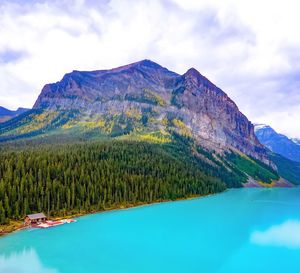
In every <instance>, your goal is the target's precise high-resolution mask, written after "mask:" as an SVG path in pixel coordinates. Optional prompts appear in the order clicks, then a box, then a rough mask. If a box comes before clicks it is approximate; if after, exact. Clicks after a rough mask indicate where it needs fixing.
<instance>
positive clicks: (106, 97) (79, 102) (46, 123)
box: [0, 60, 271, 164]
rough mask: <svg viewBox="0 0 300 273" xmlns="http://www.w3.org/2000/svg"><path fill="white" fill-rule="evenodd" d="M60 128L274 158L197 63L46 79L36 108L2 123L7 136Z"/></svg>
mask: <svg viewBox="0 0 300 273" xmlns="http://www.w3.org/2000/svg"><path fill="white" fill-rule="evenodd" d="M55 131H56V132H58V133H67V134H68V133H71V134H79V135H80V134H85V135H90V136H92V137H95V136H109V137H117V136H118V137H119V136H122V135H128V134H130V135H133V136H145V135H146V136H147V135H149V134H155V135H156V136H157V135H158V136H160V137H162V138H169V137H170V136H172V134H173V133H177V134H180V135H183V136H185V137H189V138H192V139H194V140H195V141H196V142H197V143H198V144H199V145H201V146H203V147H206V148H209V149H211V150H217V151H224V150H228V149H236V150H238V151H240V152H242V153H245V154H247V155H249V156H252V157H254V158H257V159H259V160H262V161H264V162H265V163H267V164H271V162H270V161H269V160H268V157H267V154H266V149H265V148H264V147H263V146H262V145H261V144H260V143H259V141H258V140H257V138H256V136H255V134H254V129H253V125H252V124H251V123H250V122H249V121H248V119H247V118H246V117H245V116H244V115H243V114H242V113H241V112H240V111H239V109H238V107H237V106H236V105H235V103H234V102H233V101H232V100H231V99H230V98H229V97H228V96H227V95H226V94H225V93H224V92H223V91H222V90H221V89H219V88H218V87H216V86H215V85H214V84H213V83H211V82H210V81H209V80H208V79H206V78H205V77H204V76H202V75H201V74H200V73H199V72H198V71H197V70H195V69H193V68H191V69H189V70H188V71H187V72H186V73H185V74H183V75H178V74H177V73H174V72H172V71H169V70H168V69H166V68H164V67H162V66H160V65H158V64H156V63H154V62H152V61H150V60H143V61H140V62H137V63H133V64H129V65H126V66H122V67H119V68H115V69H110V70H97V71H91V72H80V71H73V72H71V73H68V74H66V75H65V76H64V77H63V79H62V80H61V81H59V82H57V83H53V84H47V85H45V87H44V88H43V90H42V92H41V94H40V96H39V97H38V99H37V101H36V103H35V105H34V107H33V110H32V111H31V112H28V114H27V115H25V116H23V117H22V118H19V119H18V118H17V119H15V120H13V121H11V122H8V123H4V124H1V126H0V141H4V140H5V141H6V140H9V139H12V138H22V137H29V136H35V135H40V134H49V133H54V132H55Z"/></svg>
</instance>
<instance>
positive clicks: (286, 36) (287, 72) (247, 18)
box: [0, 0, 300, 136]
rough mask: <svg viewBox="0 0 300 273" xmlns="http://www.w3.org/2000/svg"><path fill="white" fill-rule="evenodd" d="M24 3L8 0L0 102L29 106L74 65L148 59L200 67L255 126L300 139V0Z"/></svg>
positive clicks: (1, 40)
mask: <svg viewBox="0 0 300 273" xmlns="http://www.w3.org/2000/svg"><path fill="white" fill-rule="evenodd" d="M1 3H2V4H1ZM20 3H21V4H20ZM26 3H27V4H24V1H21V0H14V1H6V0H3V1H0V13H1V16H0V105H3V106H7V107H10V108H16V107H18V106H27V107H31V106H32V105H33V103H34V101H35V99H36V98H37V96H38V94H39V92H40V90H41V88H42V86H43V85H44V84H45V83H48V82H55V81H58V80H60V79H61V78H62V76H63V75H64V74H65V73H67V72H70V71H72V70H75V69H76V70H95V69H102V68H111V67H116V66H119V65H123V64H127V63H130V62H134V61H137V60H140V59H145V58H147V59H152V60H153V61H156V62H158V63H160V64H161V65H163V66H166V67H168V68H169V69H171V70H174V71H176V72H179V73H184V72H185V71H186V70H187V69H188V68H189V67H195V68H197V69H198V70H200V72H201V73H202V74H204V75H206V76H207V77H208V78H209V79H211V80H212V81H213V82H214V83H216V84H217V85H219V86H220V87H221V88H223V89H224V90H225V91H226V92H227V93H228V94H229V95H230V97H232V98H233V99H234V100H235V101H236V103H237V104H238V106H239V107H240V109H241V110H242V111H243V112H244V113H245V114H246V115H247V116H248V117H249V118H250V119H251V120H253V121H256V122H263V123H269V124H270V125H271V126H273V127H274V128H275V129H276V130H277V131H279V132H282V133H285V134H287V135H289V136H300V123H299V122H298V118H297V117H299V116H300V107H299V105H300V96H299V95H298V94H299V93H300V92H299V91H298V90H299V88H300V81H299V80H298V79H297V78H298V73H299V71H300V62H298V61H299V60H300V53H298V48H299V46H300V33H299V31H298V26H299V25H300V17H299V16H298V10H299V8H300V3H299V2H298V1H296V0H285V1H282V0H281V1H267V0H266V1H258V0H253V1H250V0H235V1H234V0H224V1H209V0H202V1H194V0H185V1H181V0H153V1H147V0H136V1H130V0H111V1H108V0H103V1H93V0H85V1H84V0H77V1H75V0H69V1H68V0H64V1H58V0H55V1H42V0H40V1H34V0H31V1H27V2H26ZM7 52H16V53H18V54H19V53H20V54H19V55H15V58H13V57H14V55H13V54H12V55H11V56H9V55H8V54H7ZM1 56H3V58H1ZM16 56H17V57H18V58H16ZM10 57H11V61H9V59H10ZM1 59H4V60H5V62H3V61H2V62H1Z"/></svg>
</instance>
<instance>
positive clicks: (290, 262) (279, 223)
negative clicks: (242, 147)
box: [0, 188, 300, 273]
mask: <svg viewBox="0 0 300 273" xmlns="http://www.w3.org/2000/svg"><path fill="white" fill-rule="evenodd" d="M0 272H1V273H78V272H81V273H94V272H103V273H117V272H118V273H144V272H147V273H148V272H153V273H154V272H155V273H168V272H172V273H176V272H178V273H179V272H180V273H194V272H195V273H196V272H197V273H200V272H203V273H210V272H213V273H215V272H218V273H235V272H236V273H237V272H239V273H247V272H249V273H250V272H251V273H258V272H261V273H277V272H278V273H292V272H295V273H296V272H297V273H299V272H300V188H293V189H238V190H229V191H227V192H225V193H222V194H218V195H215V196H210V197H206V198H200V199H195V200H189V201H180V202H170V203H163V204H157V205H151V206H146V207H140V208H134V209H130V210H123V211H114V212H108V213H99V214H96V215H89V216H85V217H81V218H79V219H78V222H77V223H74V224H69V225H63V226H60V227H56V228H52V229H46V230H27V231H22V232H17V233H15V234H12V235H9V236H6V237H3V238H0Z"/></svg>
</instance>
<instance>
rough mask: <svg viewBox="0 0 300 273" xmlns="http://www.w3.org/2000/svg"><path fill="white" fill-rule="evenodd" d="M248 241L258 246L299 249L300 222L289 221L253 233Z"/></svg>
mask: <svg viewBox="0 0 300 273" xmlns="http://www.w3.org/2000/svg"><path fill="white" fill-rule="evenodd" d="M250 241H251V242H252V243H254V244H258V245H266V246H279V247H286V248H300V221H296V220H294V221H292V220H290V221H286V222H284V223H282V224H280V225H275V226H272V227H270V228H269V229H267V230H265V231H255V232H253V233H252V235H251V238H250Z"/></svg>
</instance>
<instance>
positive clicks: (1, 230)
mask: <svg viewBox="0 0 300 273" xmlns="http://www.w3.org/2000/svg"><path fill="white" fill-rule="evenodd" d="M251 182H252V181H251ZM278 182H279V181H278ZM256 183H257V184H256ZM256 183H255V185H253V184H252V183H251V184H252V185H251V184H250V183H249V182H248V183H246V184H244V186H243V187H241V188H237V189H247V188H248V189H251V188H294V187H296V185H294V184H292V186H291V184H290V183H289V184H285V183H284V184H281V183H280V184H275V185H273V186H272V187H264V185H262V184H261V183H259V182H256ZM249 184H250V185H249ZM230 189H233V188H227V189H225V190H224V191H221V192H216V193H210V194H205V195H195V196H189V197H183V198H178V199H174V200H171V199H166V200H159V201H153V202H151V203H143V202H141V203H138V204H135V205H134V204H128V205H125V206H124V205H122V206H119V207H113V206H112V207H109V208H106V209H104V210H97V211H90V212H81V213H74V214H71V215H65V216H57V217H51V219H50V220H62V219H71V218H79V217H83V216H88V215H93V214H98V213H107V212H113V211H122V210H129V209H134V208H140V207H146V206H151V205H158V204H163V203H171V202H178V201H189V200H193V199H198V198H199V199H200V198H205V197H210V196H214V195H218V194H222V193H225V192H227V191H228V190H230ZM11 222H12V223H13V225H11V224H8V225H2V226H1V225H0V238H1V237H3V236H6V235H9V234H12V233H14V232H18V231H22V230H26V229H30V227H29V226H24V225H23V223H24V221H20V220H11ZM11 226H12V227H11ZM5 229H6V230H5Z"/></svg>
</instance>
